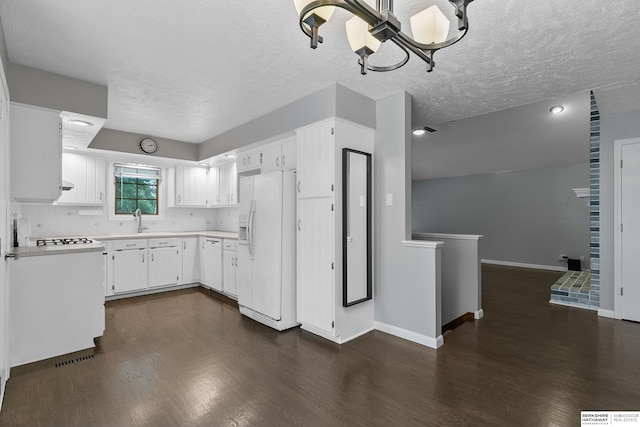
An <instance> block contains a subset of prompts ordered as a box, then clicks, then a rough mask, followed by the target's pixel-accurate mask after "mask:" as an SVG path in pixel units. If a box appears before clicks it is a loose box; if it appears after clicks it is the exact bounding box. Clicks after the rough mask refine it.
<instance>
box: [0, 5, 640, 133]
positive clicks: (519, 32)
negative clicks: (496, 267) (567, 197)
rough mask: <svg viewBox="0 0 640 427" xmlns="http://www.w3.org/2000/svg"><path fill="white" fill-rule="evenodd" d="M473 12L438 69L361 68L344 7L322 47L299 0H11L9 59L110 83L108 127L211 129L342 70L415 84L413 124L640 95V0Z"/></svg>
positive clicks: (352, 84)
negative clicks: (310, 34) (304, 21)
mask: <svg viewBox="0 0 640 427" xmlns="http://www.w3.org/2000/svg"><path fill="white" fill-rule="evenodd" d="M433 2H435V3H438V4H439V5H441V8H442V9H443V10H444V9H448V8H449V6H448V2H447V1H445V0H435V1H426V0H423V1H417V0H398V1H396V2H395V4H396V14H397V15H399V16H400V17H401V18H402V21H403V24H404V25H405V27H407V28H408V16H409V14H411V13H415V12H416V11H418V10H420V9H421V8H423V7H425V6H426V5H429V4H431V3H433ZM449 10H450V9H449ZM468 13H469V19H470V27H471V29H470V31H469V33H468V34H467V36H466V37H465V38H464V39H463V40H462V41H461V42H460V43H458V44H456V45H455V46H453V47H451V48H449V49H445V50H443V51H441V52H438V53H437V54H436V58H435V59H436V68H435V70H434V72H432V73H430V74H427V73H426V72H425V65H424V63H423V62H422V61H420V60H418V59H417V58H415V57H414V58H412V59H411V61H410V62H409V64H407V66H405V67H403V68H402V69H400V70H397V71H395V72H391V73H369V74H368V75H367V76H361V75H360V74H359V69H358V66H357V64H356V60H357V57H356V56H355V55H354V54H353V53H352V52H351V51H350V49H349V46H348V43H347V41H346V37H345V36H344V30H343V28H344V26H343V23H344V21H345V20H346V18H347V17H348V14H347V13H346V12H344V11H341V10H340V11H337V12H336V13H335V14H334V17H333V18H332V19H331V20H330V21H329V22H328V23H327V24H325V25H324V26H323V27H322V28H321V35H323V36H324V38H325V43H323V44H321V45H320V46H319V47H318V49H316V50H315V51H314V50H311V49H309V41H308V39H307V38H306V37H305V36H304V35H303V34H302V33H301V32H300V30H299V28H298V23H297V16H296V13H295V9H294V7H293V2H292V1H291V0H261V1H227V2H223V1H215V2H212V1H211V0H191V1H189V2H182V1H170V0H162V1H159V0H136V1H130V0H109V1H103V0H58V1H55V2H54V1H50V0H29V1H24V0H0V18H1V19H2V24H3V26H4V31H5V38H6V44H7V50H8V54H9V59H10V61H13V62H15V63H19V64H23V65H27V66H30V67H35V68H39V69H43V70H46V71H51V72H55V73H59V74H63V75H67V76H71V77H75V78H79V79H82V80H87V81H90V82H94V83H98V84H103V85H107V86H108V87H109V112H108V121H107V123H106V125H105V127H108V128H112V129H117V130H122V131H128V132H135V133H141V134H148V135H155V136H159V137H164V138H170V139H176V140H182V141H188V142H201V141H203V140H206V139H209V138H211V137H213V136H216V135H218V134H220V133H222V132H224V131H227V130H229V129H231V128H233V127H236V126H238V125H240V124H242V123H245V122H247V121H249V120H251V119H253V118H256V117H258V116H261V115H263V114H265V113H267V112H269V111H272V110H274V109H276V108H278V107H281V106H283V105H285V104H287V103H289V102H291V101H294V100H296V99H299V98H301V97H303V96H305V95H307V94H309V93H311V92H313V91H315V90H318V89H320V88H324V87H326V86H327V85H329V84H331V83H334V82H338V83H340V84H342V85H344V86H346V87H349V88H351V89H354V90H356V91H358V92H361V93H363V94H364V95H367V96H369V97H371V98H374V99H378V98H381V97H384V96H386V95H388V94H391V93H394V92H396V91H398V90H406V91H407V92H409V93H410V94H412V95H413V100H414V108H413V115H414V117H413V123H414V126H422V125H435V124H438V123H443V122H447V121H450V120H454V119H461V118H465V117H471V116H476V115H479V114H485V113H489V112H493V111H497V110H503V109H507V108H510V107H513V106H518V105H524V104H528V103H532V102H537V101H541V100H544V99H549V98H554V97H557V96H560V95H563V94H568V93H572V92H576V91H579V90H583V89H595V90H596V96H598V101H599V103H600V104H601V109H602V110H603V111H604V112H606V111H607V109H611V111H619V110H621V109H632V108H640V96H638V95H640V83H638V80H637V79H638V70H640V55H639V54H638V53H639V52H640V26H638V25H637V24H638V19H639V16H640V1H638V0H607V1H602V0H598V1H596V0H562V1H558V0H476V1H474V2H473V3H471V4H470V5H469V9H468ZM385 51H386V52H385ZM394 54H395V52H393V45H391V44H387V45H385V46H383V48H382V49H381V52H379V53H378V54H376V55H374V56H373V57H372V58H371V61H372V63H380V60H382V59H386V58H390V57H393V56H394Z"/></svg>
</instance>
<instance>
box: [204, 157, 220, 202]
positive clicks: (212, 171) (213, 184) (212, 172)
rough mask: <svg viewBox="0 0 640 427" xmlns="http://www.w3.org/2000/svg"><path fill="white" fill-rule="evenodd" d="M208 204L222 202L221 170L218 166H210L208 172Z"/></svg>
mask: <svg viewBox="0 0 640 427" xmlns="http://www.w3.org/2000/svg"><path fill="white" fill-rule="evenodd" d="M206 202H207V206H216V205H219V204H220V172H219V171H218V168H217V167H216V166H212V167H210V168H209V172H208V174H207V200H206Z"/></svg>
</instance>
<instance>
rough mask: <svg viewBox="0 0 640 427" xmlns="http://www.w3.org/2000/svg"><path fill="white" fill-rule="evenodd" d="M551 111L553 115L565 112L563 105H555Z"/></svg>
mask: <svg viewBox="0 0 640 427" xmlns="http://www.w3.org/2000/svg"><path fill="white" fill-rule="evenodd" d="M549 111H551V114H560V113H562V112H563V111H564V107H563V106H562V105H554V106H553V107H551V108H550V109H549Z"/></svg>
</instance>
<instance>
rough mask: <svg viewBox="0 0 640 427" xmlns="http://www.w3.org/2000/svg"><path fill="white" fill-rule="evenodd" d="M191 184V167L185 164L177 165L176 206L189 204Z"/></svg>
mask: <svg viewBox="0 0 640 427" xmlns="http://www.w3.org/2000/svg"><path fill="white" fill-rule="evenodd" d="M190 185H191V176H190V175H189V169H188V168H187V167H185V166H176V187H175V192H176V194H175V196H176V206H187V201H188V198H189V194H188V190H189V187H190Z"/></svg>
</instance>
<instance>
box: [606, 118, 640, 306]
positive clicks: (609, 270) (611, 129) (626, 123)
mask: <svg viewBox="0 0 640 427" xmlns="http://www.w3.org/2000/svg"><path fill="white" fill-rule="evenodd" d="M600 118H601V120H600V125H601V128H600V130H601V133H600V308H601V309H603V310H611V311H613V309H614V307H613V302H614V258H613V243H614V242H613V236H614V235H613V233H614V231H615V226H614V221H615V218H614V214H613V196H614V188H613V175H614V155H613V153H614V144H613V142H614V141H615V140H618V139H628V138H637V137H640V110H635V111H628V112H624V113H615V114H603V113H602V112H600Z"/></svg>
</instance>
